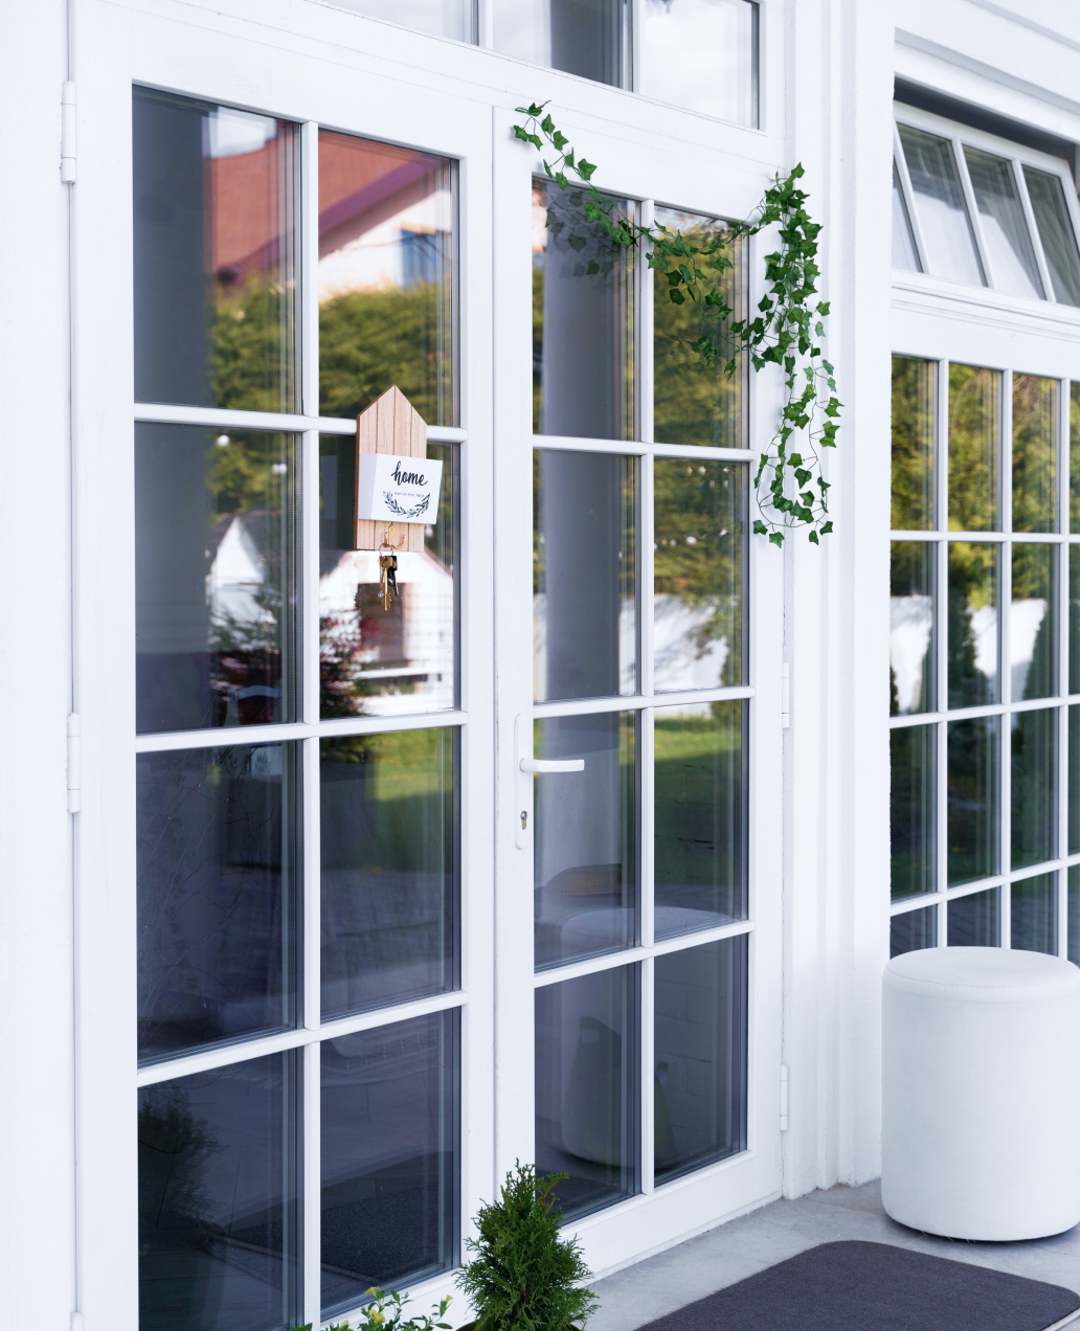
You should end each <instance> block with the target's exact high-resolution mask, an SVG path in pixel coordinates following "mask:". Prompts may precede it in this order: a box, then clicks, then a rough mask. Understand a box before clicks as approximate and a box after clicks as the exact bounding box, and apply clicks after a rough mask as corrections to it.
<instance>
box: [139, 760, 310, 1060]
mask: <svg viewBox="0 0 1080 1331" xmlns="http://www.w3.org/2000/svg"><path fill="white" fill-rule="evenodd" d="M298 776H299V773H298V772H297V770H296V760H295V752H294V746H293V745H291V744H263V745H257V746H252V745H247V744H236V745H231V746H229V747H227V748H220V749H184V750H181V751H179V752H175V753H144V754H140V755H139V756H138V758H136V760H135V791H136V857H137V859H136V863H137V880H136V881H137V888H136V897H137V911H138V940H139V953H138V956H139V960H138V1007H139V1058H140V1060H141V1061H144V1062H146V1061H153V1060H154V1059H157V1058H163V1057H166V1056H169V1055H172V1054H177V1053H179V1052H181V1051H182V1050H184V1051H189V1050H192V1049H197V1048H202V1047H205V1046H207V1045H214V1044H220V1043H222V1042H223V1041H228V1040H237V1039H241V1038H243V1037H245V1036H251V1035H257V1034H261V1033H264V1032H266V1031H272V1030H279V1029H282V1028H285V1027H289V1026H293V1025H295V1023H296V1020H297V1017H298V1012H297V992H298V983H297V980H298V976H297V967H298V961H299V958H298V937H297V920H298V906H299V900H298V898H299V876H298V867H299V863H300V858H299V847H298V844H297V843H298V838H299V819H298V817H297V814H298V807H297V806H298V803H299V801H298V790H299V783H298Z"/></svg>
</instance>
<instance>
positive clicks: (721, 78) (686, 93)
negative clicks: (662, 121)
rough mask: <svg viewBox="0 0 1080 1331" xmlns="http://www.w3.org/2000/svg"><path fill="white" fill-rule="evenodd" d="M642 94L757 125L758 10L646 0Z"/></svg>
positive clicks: (710, 0)
mask: <svg viewBox="0 0 1080 1331" xmlns="http://www.w3.org/2000/svg"><path fill="white" fill-rule="evenodd" d="M644 19H645V22H644V31H643V33H642V35H641V39H640V43H639V44H640V47H641V88H640V89H639V91H641V92H643V93H644V94H645V95H646V96H647V97H655V98H657V99H658V100H659V101H661V102H673V103H674V104H675V105H676V106H685V107H686V108H687V109H688V110H690V111H700V112H701V113H702V114H703V115H707V116H717V117H718V118H719V119H720V120H734V121H735V122H736V123H737V124H740V125H755V124H757V22H758V8H757V5H756V4H749V3H747V0H645V14H644Z"/></svg>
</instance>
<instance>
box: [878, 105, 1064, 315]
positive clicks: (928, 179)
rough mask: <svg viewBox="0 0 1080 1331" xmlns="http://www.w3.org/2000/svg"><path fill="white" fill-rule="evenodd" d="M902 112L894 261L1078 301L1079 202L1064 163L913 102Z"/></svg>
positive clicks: (1029, 295) (1021, 292)
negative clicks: (924, 110) (955, 122)
mask: <svg viewBox="0 0 1080 1331" xmlns="http://www.w3.org/2000/svg"><path fill="white" fill-rule="evenodd" d="M897 117H898V120H897V138H896V145H895V151H894V158H893V234H892V250H893V267H894V269H899V270H901V271H909V272H924V273H928V274H929V275H930V276H933V277H943V278H946V279H948V280H950V281H954V282H963V283H967V284H968V285H975V286H989V287H992V288H994V289H995V290H997V291H1001V292H1003V293H1005V294H1007V295H1010V296H1019V297H1021V298H1023V299H1028V300H1051V301H1056V302H1057V303H1059V304H1063V305H1073V306H1077V305H1080V248H1078V246H1077V239H1076V226H1077V222H1078V219H1080V210H1078V208H1077V206H1076V187H1075V185H1074V184H1073V182H1072V180H1071V178H1070V177H1069V175H1068V173H1067V171H1066V170H1065V167H1064V164H1061V166H1060V167H1059V168H1058V169H1056V170H1055V169H1054V166H1055V163H1054V159H1053V158H1049V157H1046V156H1044V155H1041V154H1034V153H1032V152H1031V151H1030V150H1028V149H1024V148H1021V147H1019V145H1016V144H1010V143H1007V142H1005V141H1004V140H999V139H992V138H990V137H989V136H988V135H984V134H980V133H977V132H976V131H973V130H970V129H968V128H967V127H966V126H960V125H952V124H950V123H949V122H946V121H943V120H940V119H939V118H938V117H936V116H927V115H922V114H919V113H915V112H913V111H911V109H910V108H908V107H902V106H901V107H898V108H897ZM1033 158H1036V159H1037V160H1031V159H1033Z"/></svg>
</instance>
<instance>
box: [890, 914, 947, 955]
mask: <svg viewBox="0 0 1080 1331" xmlns="http://www.w3.org/2000/svg"><path fill="white" fill-rule="evenodd" d="M937 914H938V913H937V907H936V906H924V907H923V909H922V910H906V911H904V913H903V915H894V916H893V917H892V920H891V921H890V922H889V956H890V957H898V956H900V955H901V954H902V953H904V952H918V951H919V950H920V949H922V948H924V947H937Z"/></svg>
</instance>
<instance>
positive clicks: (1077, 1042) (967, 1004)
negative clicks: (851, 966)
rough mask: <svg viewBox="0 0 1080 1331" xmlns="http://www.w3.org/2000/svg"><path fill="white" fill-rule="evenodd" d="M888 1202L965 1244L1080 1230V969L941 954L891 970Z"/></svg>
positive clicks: (977, 950) (928, 953)
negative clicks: (965, 1241)
mask: <svg viewBox="0 0 1080 1331" xmlns="http://www.w3.org/2000/svg"><path fill="white" fill-rule="evenodd" d="M881 1020H882V1084H881V1096H882V1123H881V1200H882V1204H883V1205H884V1207H885V1210H886V1211H887V1212H888V1214H889V1215H891V1216H892V1218H893V1219H894V1220H899V1221H900V1223H901V1224H904V1225H910V1226H911V1227H912V1228H913V1229H922V1230H926V1231H927V1232H929V1233H931V1234H942V1235H946V1236H948V1237H950V1238H957V1239H998V1240H1008V1239H1034V1238H1042V1237H1044V1236H1045V1235H1048V1234H1060V1233H1061V1232H1062V1231H1063V1230H1066V1229H1071V1228H1072V1226H1073V1225H1075V1224H1077V1222H1080V969H1078V968H1077V967H1076V966H1074V965H1073V964H1072V962H1069V961H1063V960H1061V959H1060V958H1059V957H1048V956H1045V955H1044V954H1043V953H1041V952H1021V951H1015V952H1014V951H1011V950H1007V949H1004V948H996V947H949V948H945V947H941V948H927V949H925V950H924V951H921V952H907V953H905V954H904V955H903V956H900V957H894V958H893V959H892V961H890V962H889V964H888V965H887V966H886V967H885V977H884V992H883V994H882V1017H881Z"/></svg>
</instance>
